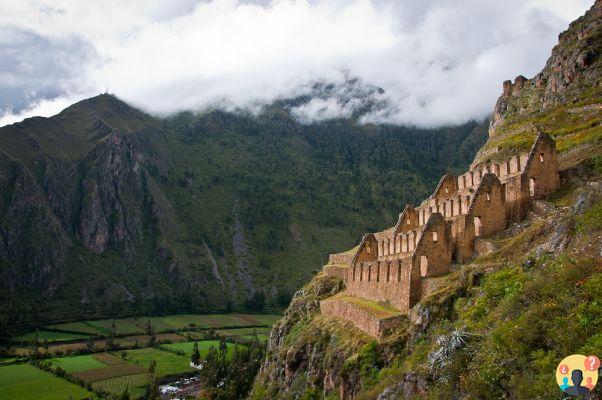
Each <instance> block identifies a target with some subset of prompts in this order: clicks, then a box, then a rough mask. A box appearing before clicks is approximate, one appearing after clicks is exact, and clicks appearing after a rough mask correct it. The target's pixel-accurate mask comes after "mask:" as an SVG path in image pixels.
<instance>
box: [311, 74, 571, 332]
mask: <svg viewBox="0 0 602 400" xmlns="http://www.w3.org/2000/svg"><path fill="white" fill-rule="evenodd" d="M509 90H520V80H517V83H515V84H514V86H513V87H512V88H509ZM559 184H560V179H559V175H558V155H557V153H556V144H555V142H554V140H553V139H552V138H551V137H550V136H548V135H546V134H540V135H539V136H538V138H537V140H536V141H535V143H534V144H533V146H532V147H531V150H530V152H529V153H523V154H520V155H517V156H514V157H511V158H510V159H508V160H505V161H503V162H499V163H491V164H486V165H479V164H473V165H471V167H470V169H469V171H467V172H465V173H463V174H461V175H459V176H454V175H444V176H443V177H442V178H441V180H440V181H439V184H438V185H437V187H436V189H435V191H434V192H433V194H432V195H431V196H430V197H429V198H428V199H426V200H424V201H423V202H422V203H421V204H420V205H419V206H418V207H416V208H414V207H412V206H410V205H407V206H405V208H404V210H403V212H402V213H401V214H400V215H399V219H398V221H397V223H396V224H395V226H393V227H391V228H389V229H386V230H384V231H381V232H375V233H367V234H365V235H364V236H363V237H362V240H361V242H360V244H359V246H358V247H357V250H356V249H354V250H353V251H348V252H345V253H340V254H332V255H330V258H329V265H328V266H327V267H326V269H325V271H326V273H327V274H330V275H336V276H340V277H342V278H343V279H344V281H345V283H346V286H347V293H348V294H349V295H350V296H355V297H359V298H364V299H368V300H371V301H376V302H382V303H387V304H389V305H391V306H393V307H395V308H396V309H397V310H399V311H400V312H402V313H408V312H409V310H410V309H411V308H412V306H413V305H414V304H416V303H417V302H418V301H420V299H421V298H422V297H423V294H422V288H423V287H429V285H428V283H426V281H427V280H428V279H430V278H433V277H437V276H441V275H444V274H446V273H448V272H449V270H450V266H451V263H452V261H456V262H463V261H465V260H467V259H469V258H471V257H472V256H473V253H474V251H475V247H474V246H475V245H474V244H475V239H478V238H480V237H484V236H489V235H492V234H495V233H496V232H499V231H501V230H503V229H504V228H505V227H506V224H507V222H508V221H512V220H514V221H517V220H520V219H522V218H524V216H525V214H526V209H527V206H528V204H529V202H530V200H531V199H532V198H538V197H544V196H547V195H549V194H550V193H552V192H553V191H554V190H555V189H556V188H558V186H559ZM327 301H329V300H325V302H327ZM345 304H346V303H345V302H344V301H337V302H336V306H335V305H334V303H326V305H325V306H322V313H323V314H325V315H338V316H343V317H344V318H347V319H349V320H351V321H352V322H354V324H356V326H358V327H360V325H361V329H363V330H364V331H366V332H369V333H370V334H373V336H375V337H379V335H380V333H379V332H380V331H379V329H380V328H377V325H378V324H376V322H374V321H372V320H371V319H370V317H367V316H365V315H364V314H365V313H366V312H367V311H365V310H363V311H361V312H360V311H358V310H356V309H351V308H350V309H346V308H345V307H351V306H350V305H348V306H346V305H345ZM356 308H357V307H356ZM375 318H376V317H375Z"/></svg>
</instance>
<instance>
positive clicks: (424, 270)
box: [420, 256, 429, 277]
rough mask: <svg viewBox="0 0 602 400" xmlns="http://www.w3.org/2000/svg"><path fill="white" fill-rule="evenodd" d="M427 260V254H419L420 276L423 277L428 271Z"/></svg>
mask: <svg viewBox="0 0 602 400" xmlns="http://www.w3.org/2000/svg"><path fill="white" fill-rule="evenodd" d="M428 267H429V260H428V257H427V256H420V276H422V277H425V276H426V273H427V272H428Z"/></svg>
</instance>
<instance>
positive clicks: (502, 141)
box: [481, 90, 602, 161]
mask: <svg viewBox="0 0 602 400" xmlns="http://www.w3.org/2000/svg"><path fill="white" fill-rule="evenodd" d="M601 96H602V93H601V92H600V91H599V90H594V91H592V92H591V93H587V92H586V93H585V94H584V97H583V98H582V100H581V101H580V102H578V103H576V104H572V105H570V106H559V107H555V108H553V109H547V110H543V111H541V112H537V113H535V114H532V115H529V116H525V115H518V116H516V117H514V118H509V119H508V120H507V121H506V122H505V123H504V124H503V125H501V126H499V127H498V128H497V129H496V135H495V136H494V137H492V138H490V139H489V141H488V142H487V144H486V145H485V146H484V149H485V150H492V149H494V148H498V149H499V152H498V153H493V154H492V155H490V156H489V157H488V158H489V159H491V160H493V161H497V160H500V159H503V158H506V157H508V156H509V155H511V154H513V153H516V152H521V151H528V150H529V148H530V147H531V145H532V144H533V142H534V140H535V137H536V134H535V130H534V127H537V129H539V130H541V131H543V132H546V133H549V134H550V135H551V136H552V137H553V138H554V139H555V140H556V147H557V149H558V151H559V152H560V153H565V152H568V151H570V150H572V149H574V148H576V147H579V146H582V145H590V144H596V143H600V142H601V141H602V117H601V115H602V114H601V113H600V108H598V104H599V101H600V98H601ZM481 161H485V160H481Z"/></svg>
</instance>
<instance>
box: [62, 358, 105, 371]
mask: <svg viewBox="0 0 602 400" xmlns="http://www.w3.org/2000/svg"><path fill="white" fill-rule="evenodd" d="M52 365H53V366H54V367H60V368H62V369H63V370H64V371H65V372H68V373H72V372H79V371H85V370H88V369H95V368H104V367H106V366H107V365H106V364H104V363H102V362H100V361H99V360H98V359H97V358H96V357H94V355H92V354H86V355H83V356H72V357H59V358H53V359H52Z"/></svg>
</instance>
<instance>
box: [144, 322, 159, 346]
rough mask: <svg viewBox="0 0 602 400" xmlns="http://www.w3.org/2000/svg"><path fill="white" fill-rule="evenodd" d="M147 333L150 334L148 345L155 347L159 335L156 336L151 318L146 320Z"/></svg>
mask: <svg viewBox="0 0 602 400" xmlns="http://www.w3.org/2000/svg"><path fill="white" fill-rule="evenodd" d="M145 332H146V334H147V335H148V345H149V346H150V347H155V345H156V344H157V337H156V336H155V331H154V329H153V325H152V324H151V322H150V319H149V320H147V321H146V329H145Z"/></svg>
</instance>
